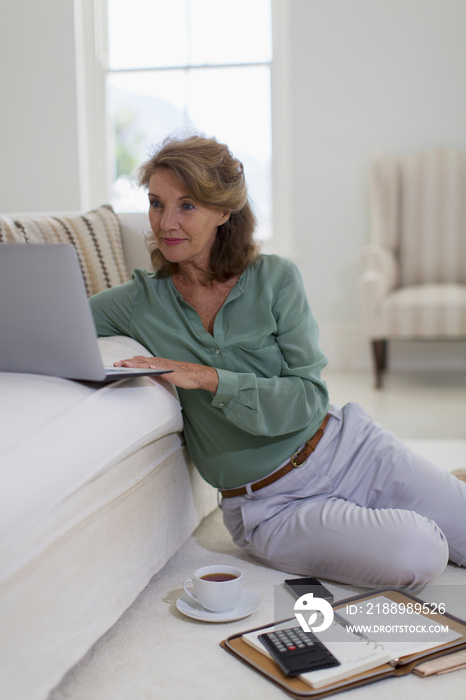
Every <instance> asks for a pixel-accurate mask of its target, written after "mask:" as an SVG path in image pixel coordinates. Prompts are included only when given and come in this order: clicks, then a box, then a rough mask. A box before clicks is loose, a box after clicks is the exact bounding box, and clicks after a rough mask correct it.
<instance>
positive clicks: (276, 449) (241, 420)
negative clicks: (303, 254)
mask: <svg viewBox="0 0 466 700" xmlns="http://www.w3.org/2000/svg"><path fill="white" fill-rule="evenodd" d="M90 304H91V308H92V311H93V314H94V320H95V324H96V328H97V333H98V335H100V336H108V335H126V336H130V337H131V338H134V339H135V340H137V341H139V342H140V343H142V344H143V345H144V346H145V347H146V348H147V349H148V350H149V352H150V353H151V355H152V356H158V357H167V358H170V359H174V360H184V361H187V362H198V363H200V364H203V365H209V366H211V367H215V368H216V370H217V372H218V376H219V384H218V389H217V392H216V394H212V393H211V392H208V391H205V390H203V389H196V390H186V389H178V393H179V397H180V402H181V406H182V409H183V420H184V435H185V440H186V445H187V448H188V451H189V453H190V455H191V458H192V460H193V462H194V464H195V465H196V467H197V469H198V470H199V472H200V474H201V475H202V476H203V477H204V479H205V480H206V481H208V482H209V483H210V484H212V485H213V486H216V487H217V488H221V489H224V488H233V487H235V486H239V485H241V484H244V483H247V482H249V481H255V480H257V479H260V478H261V477H263V476H265V475H267V474H269V473H270V472H271V471H273V470H274V469H276V468H277V467H278V466H279V465H280V464H281V463H282V462H284V461H285V460H286V459H287V458H288V457H290V456H291V455H292V454H293V453H294V452H296V450H297V449H299V447H300V446H301V445H302V444H303V443H304V442H306V440H308V439H309V438H310V437H311V436H312V435H313V434H314V433H315V432H316V430H317V429H318V427H319V425H320V424H321V422H322V420H323V418H324V416H325V415H326V413H327V410H328V392H327V388H326V385H325V383H324V382H323V381H322V380H321V378H320V375H321V371H322V369H323V367H324V366H325V364H326V358H325V356H324V355H323V354H322V352H321V350H320V348H319V345H318V329H317V324H316V322H315V320H314V318H313V316H312V313H311V310H310V308H309V304H308V301H307V298H306V294H305V291H304V287H303V283H302V280H301V276H300V274H299V271H298V269H297V267H296V266H295V265H294V264H293V263H292V262H291V261H289V260H287V259H285V258H281V257H279V256H276V255H260V256H259V258H258V260H257V262H255V263H254V264H252V265H251V266H250V267H248V268H247V269H246V271H245V272H244V273H243V274H242V275H241V277H240V278H239V280H238V282H237V283H236V285H235V286H234V287H233V288H232V289H231V291H230V293H229V295H228V297H227V299H226V301H225V303H224V304H223V306H222V308H221V309H220V311H219V313H218V314H217V317H216V319H215V325H214V332H213V335H211V334H210V333H208V332H207V331H206V330H205V329H204V327H203V326H202V323H201V320H200V318H199V315H198V314H197V312H196V311H195V310H194V309H193V308H192V307H191V306H190V305H189V304H187V303H186V302H185V301H184V300H183V298H182V296H181V294H180V293H179V292H178V291H177V289H176V287H175V286H174V284H173V281H172V280H171V278H161V277H158V276H157V274H155V273H148V272H145V271H143V270H139V269H138V270H134V272H133V277H132V280H131V281H130V282H127V283H126V284H123V285H120V286H118V287H113V288H112V289H108V290H105V291H103V292H100V293H99V294H96V295H95V296H93V297H92V298H91V299H90ZM122 359H124V358H122Z"/></svg>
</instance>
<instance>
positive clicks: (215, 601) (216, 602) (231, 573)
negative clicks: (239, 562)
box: [184, 564, 243, 612]
mask: <svg viewBox="0 0 466 700" xmlns="http://www.w3.org/2000/svg"><path fill="white" fill-rule="evenodd" d="M242 585H243V572H242V571H241V569H237V568H236V566H224V565H221V564H220V565H213V566H203V567H201V568H200V569H197V571H195V572H194V576H193V577H192V578H188V579H186V581H185V582H184V590H185V591H186V593H187V594H188V595H189V596H190V597H191V598H193V599H194V600H195V601H196V603H200V604H201V605H202V607H203V608H205V609H206V610H210V611H212V612H225V611H226V610H231V609H232V608H234V607H235V605H236V604H237V603H238V601H239V599H240V596H241V587H242ZM188 586H189V587H191V586H192V587H193V588H191V589H190V588H188Z"/></svg>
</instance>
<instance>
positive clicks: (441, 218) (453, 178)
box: [399, 149, 466, 286]
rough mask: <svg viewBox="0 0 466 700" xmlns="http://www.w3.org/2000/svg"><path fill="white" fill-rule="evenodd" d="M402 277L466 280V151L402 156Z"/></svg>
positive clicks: (428, 280) (419, 281) (414, 281)
mask: <svg viewBox="0 0 466 700" xmlns="http://www.w3.org/2000/svg"><path fill="white" fill-rule="evenodd" d="M400 176H401V212H400V240H399V260H400V283H401V285H402V286H405V285H410V284H429V283H442V282H443V283H454V282H461V283H463V284H464V283H466V263H465V261H466V153H464V152H461V151H454V150H453V149H438V150H434V151H426V152H424V153H418V154H416V155H412V156H409V157H405V158H401V159H400Z"/></svg>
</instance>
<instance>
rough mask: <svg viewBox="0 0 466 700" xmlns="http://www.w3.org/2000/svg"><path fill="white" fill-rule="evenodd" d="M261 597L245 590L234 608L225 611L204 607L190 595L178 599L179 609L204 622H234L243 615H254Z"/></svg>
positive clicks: (184, 613)
mask: <svg viewBox="0 0 466 700" xmlns="http://www.w3.org/2000/svg"><path fill="white" fill-rule="evenodd" d="M260 604H261V599H260V598H259V596H258V595H257V593H253V592H252V591H245V590H243V591H242V593H241V597H240V599H239V601H238V603H237V604H236V606H235V607H234V608H232V609H231V610H225V611H224V612H211V611H210V610H206V609H205V608H203V607H202V605H201V604H200V603H196V601H195V600H193V599H192V598H190V597H189V596H188V595H186V594H185V595H183V596H181V598H178V600H177V601H176V607H177V608H178V610H179V611H180V612H181V613H183V615H187V616H188V617H192V618H194V620H203V621H204V622H232V621H233V620H241V618H243V617H247V616H248V615H252V613H253V612H256V610H257V609H258V608H259V606H260Z"/></svg>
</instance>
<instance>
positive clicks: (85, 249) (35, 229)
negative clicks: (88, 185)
mask: <svg viewBox="0 0 466 700" xmlns="http://www.w3.org/2000/svg"><path fill="white" fill-rule="evenodd" d="M0 243H71V244H72V245H74V247H75V248H76V251H77V253H78V258H79V261H80V264H81V270H82V273H83V277H84V282H85V284H86V290H87V294H88V296H91V295H92V294H96V293H97V292H100V291H102V290H103V289H108V288H109V287H113V286H115V285H117V284H121V283H122V282H126V281H127V280H128V279H129V275H128V270H127V269H126V263H125V259H124V257H123V249H122V244H121V235H120V226H119V222H118V217H117V215H116V214H115V212H114V211H113V209H112V207H111V206H110V205H104V206H101V207H99V208H98V209H94V210H93V211H90V212H88V213H87V214H84V215H71V216H36V217H28V216H21V217H18V218H15V219H14V220H13V219H10V218H8V217H5V216H0Z"/></svg>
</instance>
